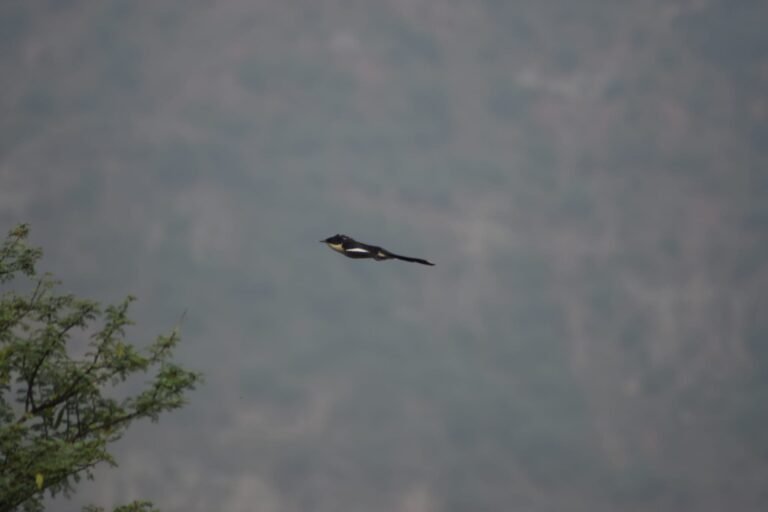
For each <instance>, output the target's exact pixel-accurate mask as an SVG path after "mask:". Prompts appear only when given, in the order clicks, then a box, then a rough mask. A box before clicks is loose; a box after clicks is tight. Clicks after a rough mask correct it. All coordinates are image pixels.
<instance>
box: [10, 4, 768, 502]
mask: <svg viewBox="0 0 768 512" xmlns="http://www.w3.org/2000/svg"><path fill="white" fill-rule="evenodd" d="M766 22H768V4H766V3H765V2H760V1H757V0H742V1H740V2H726V1H725V0H676V1H670V0H647V1H645V2H609V1H606V0H583V1H581V2H569V1H567V0H562V1H552V2H538V1H533V0H519V1H507V2H505V1H501V0H484V1H477V2H460V1H455V0H454V1H451V0H446V1H442V2H440V1H437V0H389V1H373V0H369V1H358V2H351V1H341V0H326V1H310V0H304V1H298V0H296V1H291V2H277V1H275V2H270V1H261V2H252V1H245V0H229V1H227V2H223V1H221V2H200V1H198V2H150V1H108V2H103V1H95V0H68V1H53V0H52V1H42V0H28V1H16V0H11V1H6V2H2V3H0V63H2V64H1V66H2V67H0V112H2V115H0V227H2V229H4V230H7V229H9V228H10V227H11V226H12V225H13V224H14V223H16V222H21V221H28V222H31V224H32V231H33V236H34V238H35V240H36V242H37V243H39V244H40V245H43V247H44V249H45V253H46V258H45V260H44V261H45V262H46V264H47V269H49V270H52V271H54V272H55V273H56V274H57V275H58V276H59V277H61V278H62V279H63V280H64V281H65V286H66V287H67V288H68V289H71V290H72V291H75V292H77V293H83V294H86V295H88V296H91V297H94V298H97V299H101V300H116V299H118V298H120V297H122V296H123V295H125V294H127V293H132V294H135V295H137V296H138V297H139V298H140V302H139V304H138V307H137V309H136V310H135V314H134V316H135V318H136V320H137V326H136V329H135V330H134V331H133V333H132V335H133V336H135V338H136V339H137V340H141V339H146V338H148V337H150V336H152V335H154V334H156V333H157V332H159V331H161V330H164V329H167V328H168V327H169V326H170V325H172V324H173V323H174V322H175V320H176V319H177V318H178V315H179V314H180V312H181V311H182V310H184V309H185V308H188V309H189V314H188V317H187V320H186V324H185V340H184V345H185V346H183V347H182V350H183V351H184V354H183V357H184V359H185V363H186V364H188V365H189V366H191V367H193V368H196V369H199V370H201V371H203V372H204V373H205V374H206V376H207V384H206V385H205V386H204V387H203V389H201V390H200V391H199V392H197V393H196V395H195V397H194V399H193V401H192V403H191V404H190V405H189V407H188V408H186V409H185V410H184V411H182V412H181V413H179V414H177V415H175V416H173V417H171V418H168V419H167V420H165V419H164V421H163V422H162V423H160V424H159V425H146V426H141V427H139V428H138V429H137V430H136V431H134V432H132V433H131V434H130V435H129V436H128V437H126V439H124V440H123V442H122V443H121V444H120V447H119V453H118V455H117V458H118V461H119V462H120V468H119V469H117V470H109V469H106V468H105V469H104V470H103V471H102V472H100V474H99V478H98V479H97V481H96V483H93V484H90V483H89V484H87V485H85V486H83V488H82V491H81V492H80V493H78V494H77V495H76V496H75V497H74V498H73V500H72V502H69V501H67V500H65V499H61V500H57V501H54V502H52V504H51V510H71V509H72V507H73V506H74V505H75V504H77V505H78V506H79V504H81V503H89V502H96V503H97V504H101V505H109V504H110V503H112V502H113V501H114V502H118V503H121V502H125V501H129V500H131V499H134V498H139V497H146V498H149V499H152V500H153V501H154V502H155V503H156V504H157V505H158V506H160V507H162V508H163V509H164V510H188V511H208V510H254V509H256V510H260V511H281V512H282V511H309V510H311V511H321V512H322V511H328V512H330V511H338V510H365V511H372V512H376V511H402V512H428V511H448V512H460V511H471V512H480V511H486V510H487V511H491V510H493V511H499V510H524V511H555V510H558V511H559V510H569V511H589V512H599V511H606V512H607V511H614V510H625V511H644V510H654V511H679V510H697V511H702V512H706V511H713V512H714V511H722V510H724V509H726V508H728V509H733V510H739V511H761V510H764V509H765V507H766V506H768V491H766V489H768V487H766V482H768V406H766V404H768V344H766V342H767V341H768V339H767V338H768V317H767V316H766V314H765V312H766V311H768V294H767V293H766V290H768V93H767V92H766V91H768V31H766V30H765V26H766ZM337 232H340V233H347V234H349V235H352V236H355V237H357V238H358V239H360V240H362V241H366V242H371V243H377V244H380V245H382V246H384V247H387V248H389V249H391V250H393V251H398V252H402V253H405V254H413V255H415V256H420V257H426V258H429V259H430V260H432V261H435V262H436V263H437V266H436V267H434V268H422V267H420V266H415V265H408V264H404V263H395V262H387V263H378V264H377V263H372V262H355V261H350V260H346V259H343V258H341V257H339V256H338V255H335V254H333V253H331V252H330V251H328V250H327V249H326V248H324V247H323V246H321V245H319V244H318V243H317V240H319V239H321V238H325V237H327V236H330V235H332V234H335V233H337ZM415 267H419V268H415Z"/></svg>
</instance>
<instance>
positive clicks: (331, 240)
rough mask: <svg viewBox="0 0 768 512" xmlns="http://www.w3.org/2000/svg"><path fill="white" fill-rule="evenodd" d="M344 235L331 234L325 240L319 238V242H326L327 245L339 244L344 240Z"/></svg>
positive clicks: (345, 237)
mask: <svg viewBox="0 0 768 512" xmlns="http://www.w3.org/2000/svg"><path fill="white" fill-rule="evenodd" d="M347 238H349V237H347V236H346V235H338V234H337V235H333V236H332V237H329V238H326V239H325V240H320V243H323V244H328V245H341V244H342V243H344V240H346V239H347Z"/></svg>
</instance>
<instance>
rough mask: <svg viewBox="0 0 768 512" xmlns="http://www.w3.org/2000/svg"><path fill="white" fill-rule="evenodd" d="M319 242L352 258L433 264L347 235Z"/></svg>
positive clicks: (335, 236)
mask: <svg viewBox="0 0 768 512" xmlns="http://www.w3.org/2000/svg"><path fill="white" fill-rule="evenodd" d="M320 242H322V243H324V244H327V245H328V247H330V248H331V249H333V250H334V251H336V252H339V253H341V254H343V255H344V256H346V257H347V258H354V259H366V258H370V259H374V260H376V261H384V260H393V259H394V260H402V261H410V262H412V263H421V264H422V265H430V266H434V263H432V262H429V261H427V260H424V259H421V258H411V257H409V256H401V255H399V254H395V253H392V252H389V251H388V250H386V249H384V248H382V247H379V246H377V245H368V244H364V243H362V242H358V241H357V240H355V239H353V238H350V237H348V236H347V235H334V236H332V237H330V238H326V239H325V240H320Z"/></svg>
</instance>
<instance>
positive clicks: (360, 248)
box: [347, 247, 371, 254]
mask: <svg viewBox="0 0 768 512" xmlns="http://www.w3.org/2000/svg"><path fill="white" fill-rule="evenodd" d="M347 252H363V253H365V254H369V253H370V252H371V251H369V250H368V249H363V248H362V247H353V248H352V249H347Z"/></svg>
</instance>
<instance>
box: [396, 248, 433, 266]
mask: <svg viewBox="0 0 768 512" xmlns="http://www.w3.org/2000/svg"><path fill="white" fill-rule="evenodd" d="M388 255H389V256H391V257H393V258H395V259H398V260H403V261H410V262H412V263H421V264H422V265H429V266H430V267H434V266H435V264H434V263H432V262H431V261H427V260H423V259H421V258H411V257H409V256H400V255H399V254H393V253H391V252H390V253H388Z"/></svg>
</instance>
